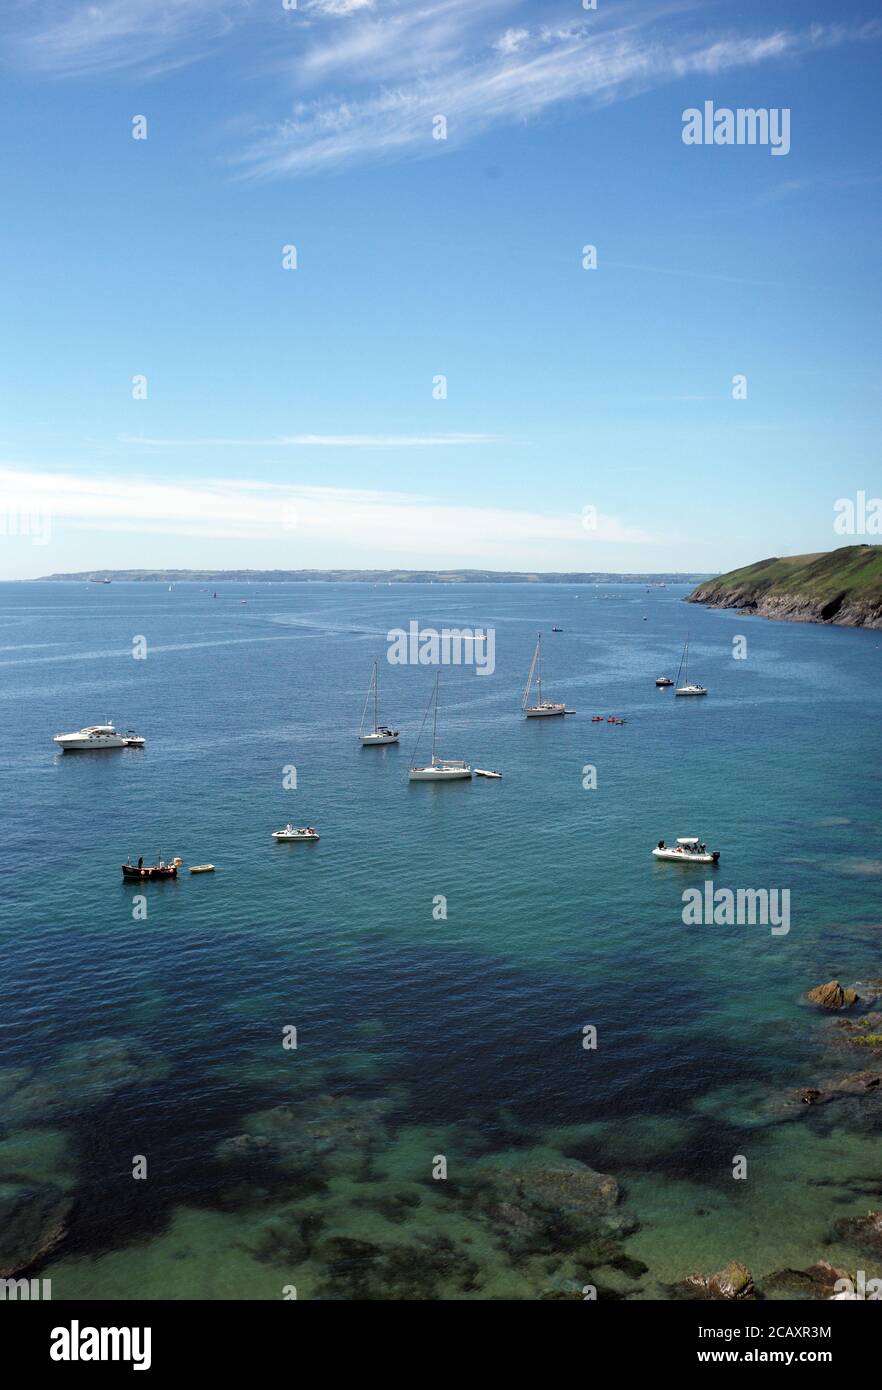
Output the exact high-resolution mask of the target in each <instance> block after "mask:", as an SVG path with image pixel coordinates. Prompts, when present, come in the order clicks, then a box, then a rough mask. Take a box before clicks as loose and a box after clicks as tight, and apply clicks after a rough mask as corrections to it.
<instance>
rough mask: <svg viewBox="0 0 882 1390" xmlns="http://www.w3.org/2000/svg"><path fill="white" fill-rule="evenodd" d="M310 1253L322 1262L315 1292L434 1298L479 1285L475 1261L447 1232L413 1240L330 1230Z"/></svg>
mask: <svg viewBox="0 0 882 1390" xmlns="http://www.w3.org/2000/svg"><path fill="white" fill-rule="evenodd" d="M315 1257H316V1259H318V1260H319V1261H321V1262H322V1263H323V1264H324V1265H325V1274H324V1277H323V1279H322V1280H321V1282H320V1284H319V1289H318V1297H319V1298H333V1299H346V1300H356V1299H357V1300H363V1299H370V1300H377V1301H389V1300H395V1301H424V1300H425V1301H436V1300H440V1299H443V1298H445V1297H451V1296H454V1297H455V1296H456V1295H457V1294H460V1293H474V1292H477V1291H479V1289H480V1286H481V1271H480V1266H479V1265H478V1264H477V1262H476V1261H475V1260H474V1259H473V1257H472V1256H471V1255H470V1254H469V1253H468V1252H467V1251H466V1250H464V1249H463V1248H462V1247H461V1246H457V1245H455V1244H454V1242H453V1241H452V1240H450V1239H449V1238H448V1237H446V1236H441V1237H439V1238H438V1239H437V1240H432V1241H428V1240H421V1241H418V1242H415V1243H414V1244H412V1245H386V1244H382V1245H381V1244H376V1245H375V1244H373V1243H372V1242H371V1241H367V1240H353V1239H351V1238H349V1237H346V1236H333V1237H331V1238H330V1239H328V1240H325V1241H323V1242H321V1244H320V1245H319V1246H318V1248H317V1250H316V1255H315Z"/></svg>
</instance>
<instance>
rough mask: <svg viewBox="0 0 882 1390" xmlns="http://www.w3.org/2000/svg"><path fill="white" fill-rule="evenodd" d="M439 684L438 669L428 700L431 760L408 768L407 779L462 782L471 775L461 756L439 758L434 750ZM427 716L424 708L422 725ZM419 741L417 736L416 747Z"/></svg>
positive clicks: (413, 780) (436, 732)
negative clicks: (430, 715)
mask: <svg viewBox="0 0 882 1390" xmlns="http://www.w3.org/2000/svg"><path fill="white" fill-rule="evenodd" d="M440 685H441V672H440V671H439V672H438V674H437V676H436V677H435V689H434V691H433V693H432V699H431V702H430V707H431V709H432V711H433V713H432V760H431V762H429V763H426V764H425V765H424V766H422V767H420V766H415V767H412V768H411V769H410V771H409V772H408V774H407V776H408V780H409V781H411V782H462V781H467V780H469V779H470V778H471V775H472V769H471V767H470V766H469V764H468V763H467V762H466V761H465V760H464V759H463V758H439V757H438V755H437V753H436V751H435V750H436V748H437V745H438V694H439V690H440ZM428 717H429V711H428V710H426V713H425V716H424V718H423V726H424V727H425V723H426V719H428ZM420 736H422V729H421V730H420ZM419 742H420V741H419V738H417V748H418V747H419ZM414 757H416V748H415V749H414Z"/></svg>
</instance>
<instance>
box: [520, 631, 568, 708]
mask: <svg viewBox="0 0 882 1390" xmlns="http://www.w3.org/2000/svg"><path fill="white" fill-rule="evenodd" d="M534 675H535V676H536V694H537V699H536V704H535V705H531V704H528V701H529V699H530V691H531V689H532V686H533V676H534ZM522 703H523V711H524V714H525V715H526V717H527V719H548V718H549V717H550V716H551V715H555V714H566V712H567V707H566V705H556V704H553V703H552V702H551V701H550V700H543V699H542V633H541V632H540V633H539V638H538V641H537V643H536V650H535V651H534V653H533V660H532V662H531V664H530V674H529V676H528V677H527V688H526V690H525V691H524V699H523V702H522Z"/></svg>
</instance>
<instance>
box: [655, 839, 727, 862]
mask: <svg viewBox="0 0 882 1390" xmlns="http://www.w3.org/2000/svg"><path fill="white" fill-rule="evenodd" d="M652 853H653V855H654V857H655V858H656V859H668V860H670V861H671V862H672V863H676V864H716V863H717V862H718V861H719V858H720V851H719V850H718V849H713V850H709V849H708V847H707V845H705V844H703V843H702V842H701V840H699V838H698V836H697V835H681V836H680V837H679V838H678V839H677V843H676V845H666V844H665V842H664V840H659V842H658V844H657V845H656V847H655V849H654V850H653V851H652Z"/></svg>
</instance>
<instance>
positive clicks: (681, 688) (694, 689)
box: [674, 632, 707, 695]
mask: <svg viewBox="0 0 882 1390" xmlns="http://www.w3.org/2000/svg"><path fill="white" fill-rule="evenodd" d="M681 671H682V672H683V684H682V685H679V684H678V685H677V689H676V690H675V691H674V694H675V695H706V694H707V690H706V689H705V687H704V686H703V685H698V684H696V682H695V681H690V679H689V634H688V632H687V634H686V641H685V643H684V644H683V655H682V656H681V657H680V665H679V668H678V670H677V681H678V682H679V680H680V672H681Z"/></svg>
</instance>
